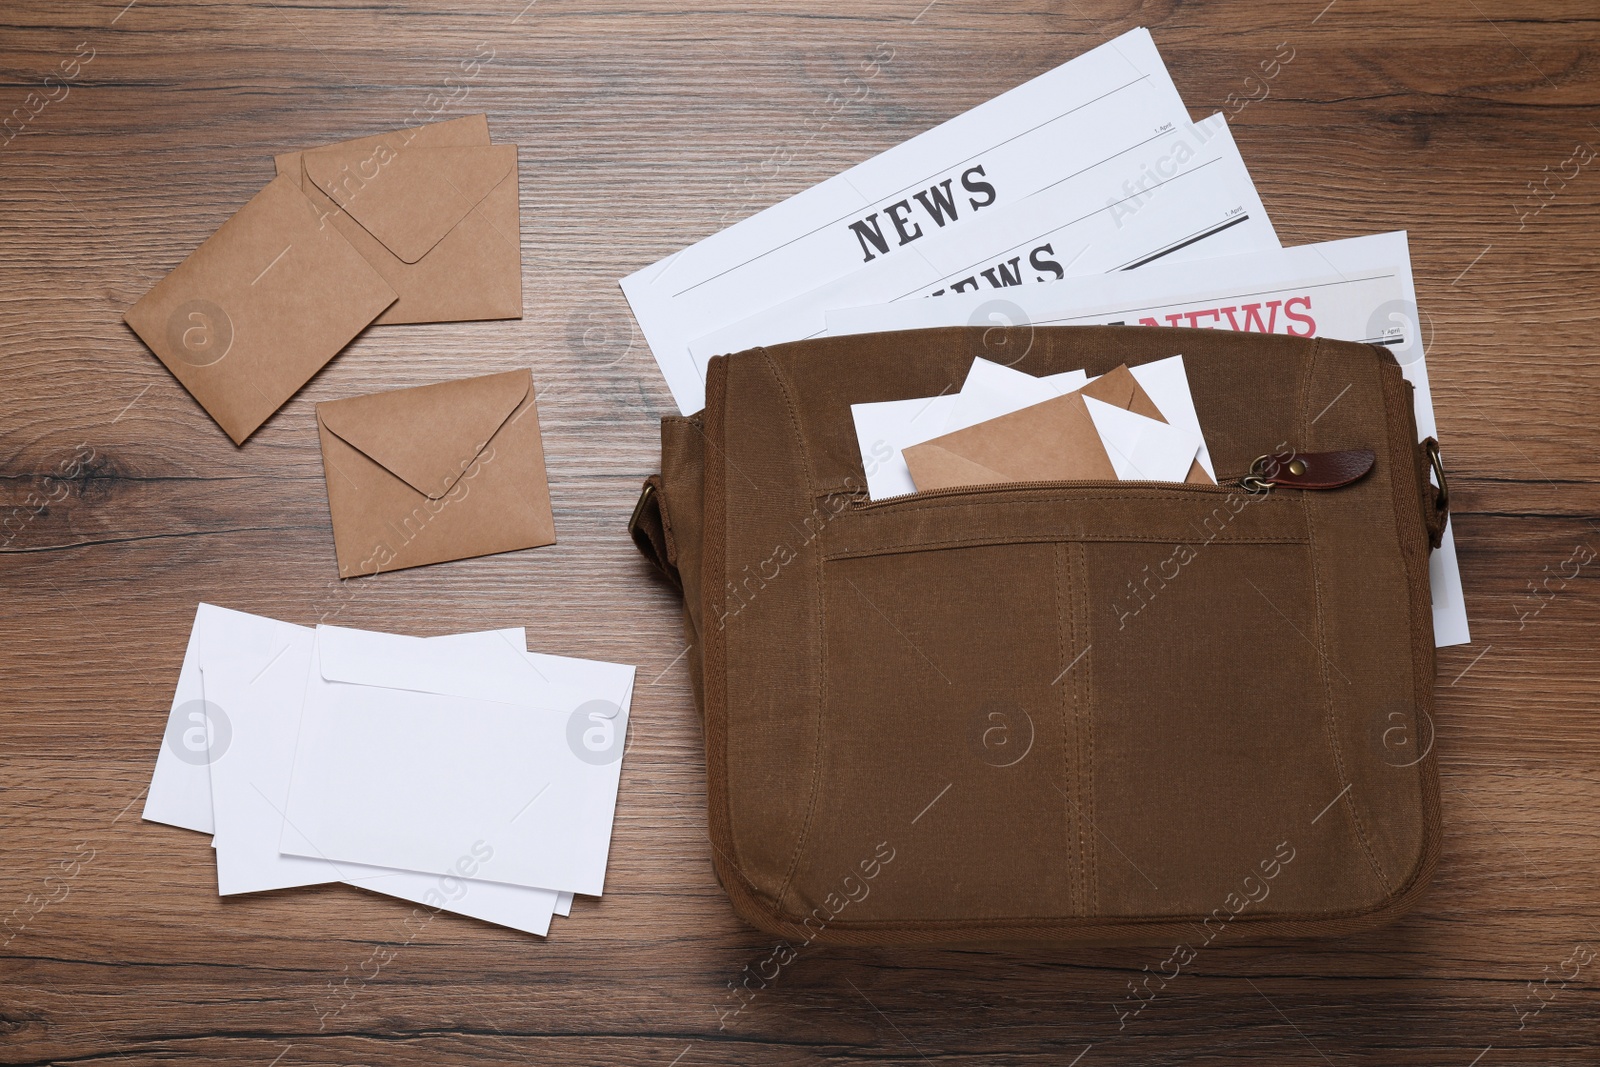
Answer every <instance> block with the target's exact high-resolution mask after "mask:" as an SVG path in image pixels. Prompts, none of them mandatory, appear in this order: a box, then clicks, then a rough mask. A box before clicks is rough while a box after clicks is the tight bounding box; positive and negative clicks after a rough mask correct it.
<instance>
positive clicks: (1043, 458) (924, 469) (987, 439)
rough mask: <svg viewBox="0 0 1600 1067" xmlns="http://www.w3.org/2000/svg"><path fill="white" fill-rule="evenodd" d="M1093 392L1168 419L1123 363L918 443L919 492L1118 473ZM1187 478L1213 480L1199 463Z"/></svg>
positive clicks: (910, 461) (913, 466)
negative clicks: (1059, 392)
mask: <svg viewBox="0 0 1600 1067" xmlns="http://www.w3.org/2000/svg"><path fill="white" fill-rule="evenodd" d="M1086 396H1088V397H1093V398H1094V399H1095V400H1099V401H1101V402H1102V403H1106V404H1110V405H1112V406H1114V407H1119V408H1123V409H1125V410H1127V411H1131V412H1133V413H1134V414H1136V415H1143V416H1145V417H1146V418H1150V419H1157V420H1159V421H1161V422H1166V421H1167V420H1166V418H1165V416H1163V415H1162V414H1161V410H1160V409H1159V408H1157V407H1156V405H1155V402H1154V401H1153V400H1151V399H1150V396H1149V394H1148V393H1146V392H1145V391H1144V389H1143V388H1141V387H1140V385H1139V382H1138V380H1137V379H1136V378H1134V376H1133V373H1132V372H1131V371H1129V370H1128V368H1127V366H1126V365H1125V364H1124V365H1123V366H1119V367H1117V368H1115V369H1114V370H1111V371H1108V372H1107V373H1105V374H1103V375H1101V376H1100V377H1098V378H1096V379H1095V380H1094V381H1092V382H1090V383H1089V384H1088V385H1086V386H1084V387H1083V388H1081V389H1078V390H1076V391H1075V392H1071V393H1067V394H1066V395H1064V396H1058V397H1055V398H1053V399H1051V400H1046V401H1043V402H1041V403H1038V404H1034V405H1032V406H1031V407H1025V408H1022V409H1021V410H1018V411H1013V412H1011V413H1010V414H1008V415H1001V416H1000V417H998V418H994V419H989V420H988V421H986V422H980V423H978V424H977V425H976V426H968V427H967V428H965V429H962V430H956V431H955V432H953V433H947V434H945V435H944V436H943V437H935V438H933V439H932V440H930V441H924V442H922V443H921V444H917V445H912V446H911V447H910V448H907V449H906V450H905V451H904V453H903V455H904V456H905V461H906V466H907V468H909V469H910V471H911V480H912V481H913V482H914V483H915V484H916V487H917V491H918V492H926V491H928V490H930V489H954V488H958V487H960V486H968V485H999V484H1005V483H1008V482H1057V481H1060V482H1066V481H1078V480H1084V481H1091V480H1092V481H1100V480H1104V481H1115V480H1116V478H1117V472H1116V469H1115V468H1114V467H1112V465H1111V459H1110V457H1109V456H1107V455H1106V450H1105V446H1104V445H1103V444H1101V442H1100V432H1099V431H1098V430H1096V429H1095V425H1094V420H1093V419H1092V418H1091V417H1090V415H1089V408H1088V406H1087V405H1086V404H1084V402H1083V398H1084V397H1086ZM1197 474H1198V477H1197ZM1188 480H1189V481H1191V482H1195V481H1199V482H1205V483H1209V482H1210V481H1211V479H1210V478H1208V477H1207V476H1206V474H1205V470H1204V469H1203V468H1201V467H1200V465H1199V464H1198V463H1196V464H1194V465H1193V466H1192V467H1191V468H1190V470H1189V477H1188Z"/></svg>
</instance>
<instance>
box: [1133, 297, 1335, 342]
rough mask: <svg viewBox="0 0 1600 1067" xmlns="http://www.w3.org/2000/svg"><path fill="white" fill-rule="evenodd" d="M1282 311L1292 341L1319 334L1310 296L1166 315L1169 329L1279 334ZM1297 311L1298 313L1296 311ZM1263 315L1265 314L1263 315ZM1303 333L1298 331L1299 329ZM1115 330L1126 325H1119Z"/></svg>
mask: <svg viewBox="0 0 1600 1067" xmlns="http://www.w3.org/2000/svg"><path fill="white" fill-rule="evenodd" d="M1280 308H1281V309H1282V311H1283V332H1284V333H1286V334H1288V335H1289V336H1291V337H1310V336H1311V335H1312V334H1314V333H1316V332H1317V321H1316V320H1315V319H1313V318H1312V317H1311V314H1310V312H1311V296H1310V295H1309V294H1307V295H1305V296H1291V297H1290V298H1289V299H1287V300H1268V301H1265V302H1264V303H1259V304H1235V305H1233V306H1231V307H1215V308H1201V309H1199V310H1196V311H1177V312H1174V313H1173V314H1171V315H1165V316H1163V318H1165V319H1166V320H1167V322H1166V325H1168V326H1193V327H1196V328H1199V329H1206V330H1237V331H1240V332H1243V333H1277V332H1278V311H1279V309H1280ZM1297 309H1298V310H1297ZM1263 312H1264V314H1263ZM1297 324H1298V325H1299V326H1302V327H1304V329H1296V328H1295V326H1296V325H1297ZM1110 325H1112V326H1121V325H1123V324H1122V323H1120V322H1114V323H1111V324H1110ZM1139 325H1140V326H1160V325H1161V323H1159V322H1157V321H1156V320H1155V319H1154V318H1149V317H1144V318H1141V319H1139Z"/></svg>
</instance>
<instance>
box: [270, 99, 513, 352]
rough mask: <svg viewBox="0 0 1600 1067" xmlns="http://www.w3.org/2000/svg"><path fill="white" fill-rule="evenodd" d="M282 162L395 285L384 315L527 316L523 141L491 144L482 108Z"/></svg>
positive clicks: (397, 319) (391, 318) (319, 209)
mask: <svg viewBox="0 0 1600 1067" xmlns="http://www.w3.org/2000/svg"><path fill="white" fill-rule="evenodd" d="M276 162H277V166H278V173H279V174H283V175H287V176H289V177H290V178H292V179H293V180H294V181H296V182H298V183H299V185H300V189H301V192H303V193H304V194H305V195H306V196H307V197H308V198H310V200H311V201H312V203H313V204H314V205H315V207H316V214H317V215H318V216H320V217H321V218H322V219H324V220H326V221H327V222H328V223H330V224H331V225H332V226H333V228H334V229H336V230H337V231H338V232H339V233H341V234H343V235H344V237H345V238H346V239H347V240H349V242H350V243H351V244H352V245H353V246H354V247H355V249H356V251H358V252H359V253H361V255H362V256H364V257H365V258H366V259H367V261H368V262H369V263H371V264H372V266H373V268H374V269H376V270H377V272H378V273H379V274H381V275H382V276H383V277H384V279H385V280H386V281H387V282H388V283H389V285H391V286H392V287H393V288H394V290H395V292H396V293H397V294H399V299H398V300H396V301H395V303H394V305H393V306H392V307H390V308H388V309H387V310H385V311H384V313H383V314H382V315H380V316H378V320H377V321H378V324H379V325H386V324H390V323H403V322H463V321H468V320H473V319H520V318H521V317H522V237H521V224H520V205H519V202H518V194H517V146H516V145H492V144H490V143H489V124H488V119H487V118H486V117H485V116H483V115H471V116H468V117H466V118H462V119H452V120H450V121H448V122H438V123H433V124H430V125H427V126H421V127H414V128H411V129H405V130H395V131H392V132H390V133H384V134H379V135H377V136H375V137H363V138H360V139H358V140H354V141H345V142H342V143H340V144H336V145H329V146H327V147H324V148H314V149H310V150H307V151H304V152H289V153H285V154H283V155H280V156H278V157H277V160H276Z"/></svg>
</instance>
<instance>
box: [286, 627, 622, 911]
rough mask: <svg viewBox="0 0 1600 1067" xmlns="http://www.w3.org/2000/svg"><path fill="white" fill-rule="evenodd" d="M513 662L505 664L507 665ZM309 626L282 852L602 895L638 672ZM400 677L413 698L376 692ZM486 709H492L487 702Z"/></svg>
mask: <svg viewBox="0 0 1600 1067" xmlns="http://www.w3.org/2000/svg"><path fill="white" fill-rule="evenodd" d="M513 651H514V650H513ZM460 661H461V657H459V656H457V655H456V654H454V653H453V652H452V651H451V650H448V649H445V648H442V647H440V646H439V645H437V644H433V643H430V642H427V641H423V640H420V639H417V638H409V637H399V636H395V635H377V634H369V633H362V632H354V631H349V630H343V629H342V628H340V627H330V626H319V627H318V628H317V640H316V646H315V648H314V651H313V660H312V662H313V667H312V670H311V673H310V676H309V678H308V681H307V686H306V698H305V704H304V707H303V710H302V713H301V724H300V737H299V742H298V744H297V746H296V749H295V760H294V770H293V774H292V777H291V783H290V789H289V799H288V804H287V807H286V814H285V819H284V827H283V837H282V840H281V842H280V845H279V848H280V851H282V852H285V853H288V854H290V855H296V856H309V857H314V858H324V859H329V860H333V861H335V862H339V863H346V862H349V863H366V864H372V865H375V866H381V867H393V868H399V869H403V870H415V871H442V870H450V869H452V868H453V867H454V866H455V864H456V862H457V861H458V860H459V859H460V858H461V857H462V856H464V855H474V856H479V855H481V859H482V862H481V863H480V864H479V867H478V877H479V878H481V879H484V880H489V881H497V882H505V883H509V884H512V885H524V886H536V887H539V888H544V889H558V890H568V891H571V892H577V893H588V894H592V895H596V896H598V895H599V894H600V892H601V891H602V889H603V888H604V883H605V868H606V858H607V855H608V853H609V850H610V842H611V826H612V819H613V816H614V813H615V808H616V797H617V783H618V780H619V777H620V771H621V758H622V752H623V747H624V745H625V740H626V735H627V716H628V707H629V704H630V702H631V699H632V695H633V674H634V669H633V668H632V667H629V666H625V665H622V664H614V663H601V662H597V661H593V660H581V659H568V658H565V657H560V656H532V655H527V654H523V655H520V656H501V655H493V656H484V657H482V658H481V659H480V658H474V659H473V660H472V662H473V664H474V668H473V669H474V670H475V671H478V672H481V673H479V674H477V675H475V676H473V677H471V678H468V679H466V680H465V681H464V680H463V677H462V671H461V669H460ZM402 662H404V664H405V667H406V670H407V672H408V673H407V675H406V676H405V677H404V679H403V684H405V685H407V686H408V687H409V688H404V689H398V688H387V687H385V685H383V684H381V683H383V682H384V681H385V680H386V678H388V677H389V676H390V675H391V674H392V673H393V672H395V671H397V670H398V665H399V664H400V663H402ZM491 696H492V697H494V698H495V699H490V698H489V697H491Z"/></svg>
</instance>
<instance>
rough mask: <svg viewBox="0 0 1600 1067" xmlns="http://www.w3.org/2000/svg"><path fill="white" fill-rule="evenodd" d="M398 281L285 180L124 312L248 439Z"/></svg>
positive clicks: (386, 299) (237, 435)
mask: <svg viewBox="0 0 1600 1067" xmlns="http://www.w3.org/2000/svg"><path fill="white" fill-rule="evenodd" d="M394 299H395V294H394V290H392V289H391V288H389V286H388V284H387V283H385V282H384V280H383V278H382V277H381V276H380V275H379V274H378V273H377V272H376V271H374V270H373V269H372V267H370V266H369V265H368V264H367V261H366V260H365V259H363V258H362V257H361V256H360V255H358V254H357V253H356V250H355V249H354V248H351V247H350V243H349V242H348V241H346V240H345V239H344V238H343V237H341V236H340V235H339V233H338V232H337V231H335V230H332V229H329V228H326V227H321V226H318V225H317V219H316V216H315V214H313V213H312V211H311V205H310V203H309V202H308V201H307V200H306V198H305V197H304V196H303V195H301V193H300V191H299V189H298V188H297V187H296V186H295V184H294V182H292V181H291V180H289V179H288V178H277V179H274V180H273V181H272V182H270V183H268V185H267V186H266V188H264V189H262V190H261V191H260V192H259V193H257V194H256V195H255V196H254V197H252V198H251V200H250V202H249V203H247V204H245V206H244V207H242V208H240V209H239V211H238V212H237V213H236V214H235V215H234V216H233V217H232V218H230V219H229V220H228V221H227V222H224V223H223V224H222V225H221V227H219V228H218V230H217V232H216V233H214V234H212V235H211V236H210V237H208V238H207V239H206V241H205V243H204V244H202V245H201V246H200V247H199V248H197V249H195V250H194V252H193V253H192V254H190V256H189V258H188V259H185V260H184V261H183V262H182V263H180V264H179V265H178V267H177V268H176V269H175V270H174V271H173V272H172V273H171V274H168V275H167V276H166V277H165V278H163V279H161V280H160V281H159V282H157V283H156V284H155V286H154V287H153V288H151V290H150V291H149V292H148V293H146V294H145V295H144V296H142V297H140V298H139V301H138V303H136V304H134V305H133V307H131V308H129V309H128V313H127V314H126V315H125V316H123V319H124V321H125V322H127V324H128V325H129V326H131V327H132V328H133V330H134V332H135V333H137V334H138V335H139V338H140V339H141V340H142V341H144V343H145V344H146V345H148V346H149V348H150V350H151V351H152V352H154V353H155V354H156V358H158V359H160V360H161V362H162V363H164V364H166V367H167V369H168V370H170V371H171V372H172V373H173V375H174V376H175V377H176V378H177V379H178V381H179V382H181V383H183V387H184V388H185V389H187V390H189V393H190V395H191V396H193V397H194V398H195V400H197V401H198V402H199V403H200V406H201V407H203V408H205V409H206V412H207V413H208V414H210V416H211V417H212V418H213V419H215V420H216V422H217V425H219V426H221V427H222V428H223V430H225V431H226V432H227V434H228V436H229V437H231V438H232V439H233V442H234V444H243V443H244V441H245V439H246V438H248V437H249V436H250V435H251V434H252V433H254V432H255V430H256V428H257V427H259V426H260V425H261V424H262V423H263V422H266V421H267V419H268V418H269V417H270V416H271V415H272V413H273V412H274V411H277V410H278V408H280V407H282V406H283V404H284V402H285V401H287V400H288V399H289V398H290V397H291V396H293V395H294V394H295V393H296V392H297V391H298V390H299V389H300V387H301V386H302V385H304V384H305V383H306V382H307V381H309V380H310V378H311V376H312V375H314V374H316V373H317V371H319V370H321V369H322V367H323V365H324V364H326V363H327V362H328V361H329V360H330V359H332V358H333V357H334V356H335V355H337V354H338V352H339V350H340V349H341V348H343V347H344V346H345V345H347V344H349V343H350V340H351V339H352V338H353V337H355V336H356V334H358V333H360V332H361V331H362V330H363V329H365V328H366V326H367V325H368V324H369V323H370V322H372V320H373V318H374V317H375V316H376V315H377V314H378V313H379V312H380V311H382V310H383V309H384V308H386V307H388V306H389V305H390V304H392V303H393V302H394Z"/></svg>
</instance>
